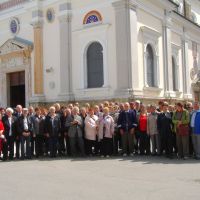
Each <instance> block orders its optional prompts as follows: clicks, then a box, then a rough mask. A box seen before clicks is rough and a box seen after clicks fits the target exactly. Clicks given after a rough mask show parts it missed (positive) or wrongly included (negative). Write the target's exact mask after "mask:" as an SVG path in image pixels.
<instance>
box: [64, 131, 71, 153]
mask: <svg viewBox="0 0 200 200" xmlns="http://www.w3.org/2000/svg"><path fill="white" fill-rule="evenodd" d="M65 142H66V150H67V155H68V156H70V155H71V149H70V139H69V136H68V135H66V136H65Z"/></svg>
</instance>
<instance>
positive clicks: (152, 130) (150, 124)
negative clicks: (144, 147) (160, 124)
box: [147, 105, 160, 155]
mask: <svg viewBox="0 0 200 200" xmlns="http://www.w3.org/2000/svg"><path fill="white" fill-rule="evenodd" d="M150 111H151V112H150V114H149V115H148V117H147V133H148V135H150V139H151V146H152V155H156V154H158V155H160V135H159V133H158V128H157V119H158V112H157V111H156V106H155V105H151V106H150Z"/></svg>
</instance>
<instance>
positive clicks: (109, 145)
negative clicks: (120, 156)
mask: <svg viewBox="0 0 200 200" xmlns="http://www.w3.org/2000/svg"><path fill="white" fill-rule="evenodd" d="M101 144H102V148H101V149H102V153H101V154H102V155H104V156H107V155H109V156H110V155H112V153H113V139H112V138H106V137H104V138H103V140H102V141H101Z"/></svg>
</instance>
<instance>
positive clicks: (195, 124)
mask: <svg viewBox="0 0 200 200" xmlns="http://www.w3.org/2000/svg"><path fill="white" fill-rule="evenodd" d="M199 108H200V106H199V103H198V102H195V103H194V111H193V113H192V116H191V121H190V126H191V128H192V139H193V147H194V153H195V158H196V159H197V160H200V110H199Z"/></svg>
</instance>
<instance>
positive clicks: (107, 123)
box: [98, 115, 115, 140]
mask: <svg viewBox="0 0 200 200" xmlns="http://www.w3.org/2000/svg"><path fill="white" fill-rule="evenodd" d="M114 126H115V123H114V120H113V118H112V117H111V116H110V115H108V116H106V117H104V118H103V119H102V120H101V121H100V122H99V132H98V136H99V140H102V139H103V135H104V137H106V138H112V137H113V135H114ZM104 128H105V133H104Z"/></svg>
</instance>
